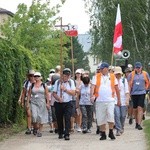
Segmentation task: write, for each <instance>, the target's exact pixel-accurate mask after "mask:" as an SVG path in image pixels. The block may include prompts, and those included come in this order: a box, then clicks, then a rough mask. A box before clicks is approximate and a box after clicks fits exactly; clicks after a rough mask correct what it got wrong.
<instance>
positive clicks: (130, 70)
mask: <svg viewBox="0 0 150 150" xmlns="http://www.w3.org/2000/svg"><path fill="white" fill-rule="evenodd" d="M124 72H125V73H127V72H132V69H131V68H126V69H125V71H124Z"/></svg>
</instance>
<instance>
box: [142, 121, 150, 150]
mask: <svg viewBox="0 0 150 150" xmlns="http://www.w3.org/2000/svg"><path fill="white" fill-rule="evenodd" d="M143 125H144V132H145V136H146V143H147V148H148V149H150V119H148V120H145V121H144V123H143Z"/></svg>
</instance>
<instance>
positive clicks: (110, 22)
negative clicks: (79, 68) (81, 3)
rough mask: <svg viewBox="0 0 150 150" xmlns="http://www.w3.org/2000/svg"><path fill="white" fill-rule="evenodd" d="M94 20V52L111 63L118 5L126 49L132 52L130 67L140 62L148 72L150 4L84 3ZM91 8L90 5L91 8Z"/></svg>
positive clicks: (93, 0) (135, 0)
mask: <svg viewBox="0 0 150 150" xmlns="http://www.w3.org/2000/svg"><path fill="white" fill-rule="evenodd" d="M85 1H86V5H87V6H88V9H89V14H90V16H91V19H90V22H91V27H92V28H91V31H90V33H91V35H92V38H93V43H92V49H91V50H92V52H93V54H95V55H98V56H100V57H101V59H102V60H107V61H108V62H110V60H111V54H112V47H113V34H114V27H115V19H116V11H117V5H118V3H119V4H120V9H121V17H122V24H123V49H127V50H129V51H130V53H131V56H130V58H129V62H130V63H134V62H135V61H141V62H142V63H143V65H144V66H145V68H146V67H147V64H148V62H149V60H150V47H149V45H150V38H149V33H150V25H149V24H150V9H149V8H150V1H149V0H132V1H129V0H126V1H124V0H120V1H116V0H85ZM89 4H90V5H89Z"/></svg>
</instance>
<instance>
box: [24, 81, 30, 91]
mask: <svg viewBox="0 0 150 150" xmlns="http://www.w3.org/2000/svg"><path fill="white" fill-rule="evenodd" d="M24 83H25V88H26V89H27V88H28V83H29V80H26V81H24Z"/></svg>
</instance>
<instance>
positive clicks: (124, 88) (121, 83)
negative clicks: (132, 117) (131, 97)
mask: <svg viewBox="0 0 150 150" xmlns="http://www.w3.org/2000/svg"><path fill="white" fill-rule="evenodd" d="M118 87H119V90H120V100H121V106H126V103H125V102H126V95H125V94H126V93H129V86H128V82H127V79H126V78H124V77H121V78H120V79H119V80H118ZM115 104H117V97H116V96H115Z"/></svg>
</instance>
